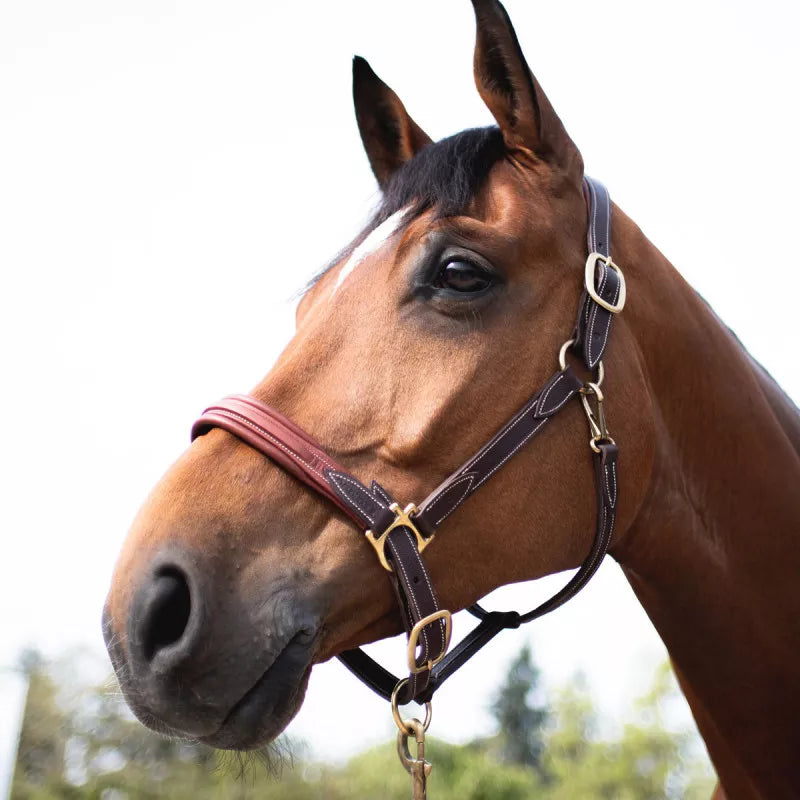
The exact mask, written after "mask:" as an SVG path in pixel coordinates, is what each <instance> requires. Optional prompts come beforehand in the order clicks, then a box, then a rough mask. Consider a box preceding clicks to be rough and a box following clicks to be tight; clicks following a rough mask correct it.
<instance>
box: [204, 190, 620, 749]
mask: <svg viewBox="0 0 800 800" xmlns="http://www.w3.org/2000/svg"><path fill="white" fill-rule="evenodd" d="M584 194H585V197H586V202H587V206H588V210H589V226H588V235H587V240H588V250H589V256H588V258H587V260H586V269H585V274H584V287H583V291H582V294H581V299H580V302H579V309H578V316H577V319H576V322H575V327H574V330H573V333H572V336H571V338H570V339H569V340H567V341H566V342H565V343H564V345H563V346H562V348H561V352H560V353H559V370H558V371H557V372H556V373H555V374H554V375H553V376H552V377H551V378H550V380H548V381H547V383H545V385H544V386H543V387H542V388H541V389H540V390H539V391H538V392H537V393H536V394H535V395H534V396H533V397H532V398H531V399H530V400H529V401H528V402H527V403H526V404H525V405H524V406H523V407H522V408H521V409H520V410H519V411H518V412H517V413H516V414H515V415H514V416H513V417H512V418H511V419H510V420H509V421H508V422H507V423H506V424H505V425H503V427H502V428H500V430H499V431H497V433H496V434H495V435H494V436H493V437H492V438H491V439H490V440H489V441H488V442H487V443H486V444H485V445H484V446H483V447H482V448H481V449H480V450H478V452H477V453H475V454H474V455H473V456H472V457H471V458H470V459H469V460H468V461H466V463H464V464H463V465H462V466H461V467H460V468H459V469H458V470H456V472H454V473H453V474H452V475H450V477H448V478H447V479H446V480H445V481H444V482H443V483H441V484H440V485H439V486H438V487H437V488H436V489H434V491H433V492H431V494H430V495H428V497H427V498H425V500H423V501H422V502H421V503H419V505H414V504H413V503H411V504H409V505H406V506H405V507H401V506H400V504H399V503H397V502H396V501H395V500H394V498H393V497H392V496H391V495H390V494H389V492H388V491H387V490H386V489H384V488H383V487H382V486H380V484H378V483H377V482H376V481H372V483H371V484H370V486H369V488H368V487H367V486H365V485H364V484H363V483H361V481H359V480H358V478H356V477H354V476H353V475H351V474H350V473H349V472H348V471H347V470H345V469H344V468H343V467H342V466H341V465H339V464H338V463H337V462H336V461H335V460H334V459H333V458H332V457H331V456H329V455H328V454H327V453H326V452H325V451H324V450H323V449H322V448H321V447H320V445H318V444H317V443H316V442H315V441H314V440H313V439H312V438H311V437H310V436H309V435H308V434H307V433H305V432H304V431H303V430H301V429H300V428H299V427H298V426H297V425H295V424H294V423H293V422H292V421H291V420H289V419H287V418H286V417H285V416H283V415H282V414H280V413H279V412H277V411H276V410H275V409H273V408H271V407H270V406H268V405H266V404H265V403H262V402H261V401H259V400H256V399H255V398H253V397H249V396H247V395H233V396H231V397H226V398H225V399H223V400H221V401H220V402H219V403H217V404H216V405H213V406H210V407H209V408H207V409H206V410H205V411H204V412H203V415H202V416H201V417H200V419H198V420H197V422H195V424H194V426H193V427H192V440H194V439H196V438H197V437H198V436H202V435H203V434H204V433H206V432H208V431H209V430H210V429H211V428H222V429H224V430H226V431H228V432H230V433H232V434H234V435H235V436H237V437H239V438H240V439H241V440H242V441H244V442H246V443H247V444H249V445H250V446H252V447H253V448H255V449H256V450H258V451H259V452H261V453H263V454H264V455H266V456H268V457H269V458H270V459H272V460H273V461H275V462H276V463H277V464H278V465H279V466H281V467H282V468H283V469H285V470H286V471H287V472H289V473H291V474H292V475H294V476H295V477H296V478H297V479H298V480H299V481H301V482H302V483H304V484H305V485H306V486H308V487H309V488H311V489H313V490H314V491H316V492H317V493H319V494H320V495H322V496H323V497H324V498H325V499H326V500H328V501H329V502H331V503H332V504H333V505H334V506H336V507H337V508H338V509H339V510H341V511H342V512H344V513H345V514H346V515H347V516H348V517H349V518H350V519H351V520H353V522H355V523H356V525H358V526H359V527H360V528H361V529H362V530H364V532H365V537H366V539H367V541H368V542H369V544H370V545H371V546H372V547H373V548H374V549H375V552H376V554H377V557H378V561H379V562H380V564H381V566H382V567H383V568H384V569H385V570H387V572H388V574H389V577H390V579H391V582H392V585H393V587H394V589H395V592H396V595H397V599H398V604H399V607H400V613H401V616H402V619H403V624H404V627H405V630H406V633H407V636H408V648H407V654H408V677H406V678H403V679H399V678H398V677H396V676H395V675H393V674H392V673H391V672H389V671H388V670H386V669H384V668H383V667H382V666H381V665H380V664H378V663H377V662H376V661H374V660H373V659H372V658H371V657H370V656H368V655H367V654H366V653H365V652H364V651H363V650H361V649H355V650H348V651H346V652H344V653H341V654H340V655H339V659H340V660H341V661H342V662H343V663H344V664H345V666H347V667H348V668H349V669H350V670H351V672H353V673H354V674H355V675H356V676H357V677H358V678H360V679H361V680H362V681H363V682H364V683H366V684H367V686H369V687H370V688H371V689H373V690H374V691H375V692H377V693H378V694H379V695H380V696H381V697H384V698H385V699H387V700H389V699H391V701H392V710H393V713H394V714H395V718H396V720H399V715H398V713H397V706H398V704H405V703H408V702H410V701H411V700H416V701H417V702H421V703H428V702H429V701H430V699H431V697H432V696H433V693H434V692H435V691H436V689H437V688H438V687H439V686H441V684H442V683H443V682H444V681H445V680H446V679H447V678H448V677H450V675H452V674H453V673H454V672H455V671H456V670H457V669H458V668H459V667H461V666H462V665H463V664H464V663H465V662H466V661H467V660H469V659H470V658H471V657H472V656H473V655H475V653H476V652H477V651H478V650H480V649H481V648H482V647H483V646H484V645H486V644H487V643H488V642H489V641H491V640H492V639H493V638H494V637H495V636H496V635H497V634H498V633H499V632H500V631H501V630H503V629H505V628H518V627H519V626H520V625H521V624H522V623H525V622H531V621H532V620H534V619H536V618H537V617H541V616H543V615H544V614H547V613H549V612H550V611H553V610H554V609H556V608H558V607H559V606H561V605H563V604H564V603H566V602H567V600H569V599H570V598H571V597H573V596H574V595H575V594H577V593H578V592H579V591H580V590H581V589H582V588H583V587H584V586H585V585H586V584H587V582H588V581H589V579H590V578H591V577H592V576H593V575H594V573H595V572H596V571H597V568H598V567H599V566H600V563H601V561H602V560H603V557H604V556H605V554H606V552H607V551H608V547H609V544H610V542H611V536H612V533H613V530H614V520H615V515H616V507H617V447H616V444H615V443H614V440H613V439H612V438H611V437H610V436H609V434H608V430H607V428H606V421H605V415H604V413H603V392H602V390H601V388H600V384H601V383H602V380H603V362H602V360H601V359H602V356H603V352H604V351H605V347H606V343H607V341H608V335H609V332H610V329H611V321H612V320H613V318H614V315H616V314H618V313H619V312H620V311H622V308H623V306H624V305H625V279H624V277H623V275H622V271H621V270H620V268H619V267H618V266H617V265H616V264H614V262H613V261H612V260H611V256H610V241H609V240H610V236H611V201H610V199H609V195H608V191H607V190H606V188H605V187H604V186H603V185H602V184H601V183H599V182H597V181H595V180H593V179H591V178H588V177H587V178H584ZM568 351H572V352H574V353H576V354H580V358H581V360H582V361H583V363H584V365H585V366H586V368H587V369H589V370H590V371H592V373H594V374H595V378H594V380H593V381H590V382H584V381H582V380H581V379H579V378H578V377H577V376H576V375H575V373H574V372H573V370H572V367H571V366H569V365H568V364H567V361H566V355H567V352H568ZM573 398H580V401H581V403H582V405H583V408H584V411H585V412H586V417H587V419H588V421H589V427H590V432H591V438H590V441H589V444H590V447H591V450H592V458H593V461H594V471H595V488H596V494H597V522H596V526H595V536H594V543H593V545H592V549H591V551H590V552H589V555H588V556H587V557H586V559H585V560H584V561H583V563H582V564H581V566H580V568H579V569H578V571H577V572H576V573H575V574H574V575H573V576H572V578H571V579H570V580H569V582H568V583H567V584H566V585H565V586H564V587H563V588H562V589H561V590H560V591H559V592H557V593H556V594H555V595H553V596H552V597H551V598H550V599H549V600H546V601H545V602H544V603H542V604H541V605H539V606H537V607H536V608H534V609H533V610H531V611H528V612H527V613H526V614H519V613H518V612H516V611H487V610H486V609H484V608H482V607H481V606H480V605H478V604H477V603H476V604H475V605H473V606H471V607H470V608H469V609H468V611H469V612H470V613H471V614H472V615H473V616H475V617H477V618H478V619H479V620H480V622H479V623H478V625H477V626H476V627H475V628H474V629H473V630H472V631H471V632H470V633H469V634H468V635H467V636H466V637H465V638H464V639H463V640H462V641H461V642H459V644H458V645H456V647H455V648H453V650H451V651H450V652H449V653H448V648H449V645H450V633H451V613H450V612H449V611H447V610H446V609H442V608H441V606H440V604H439V600H438V598H437V596H436V592H435V591H434V588H433V583H432V582H431V579H430V576H429V574H428V571H427V569H426V567H425V564H424V562H423V561H422V558H421V557H420V556H421V553H422V552H423V551H424V550H425V549H426V548H427V547H428V546H429V545H430V544H431V542H433V540H434V538H435V535H436V533H435V532H436V530H437V529H438V528H439V526H440V525H441V524H442V523H443V522H444V521H445V520H446V519H447V518H448V517H449V516H450V515H451V514H452V513H453V512H454V511H455V510H456V509H457V508H458V507H459V506H461V504H462V503H464V502H465V501H466V500H467V498H468V497H469V496H470V495H472V494H473V493H474V492H475V491H477V490H478V489H479V488H480V487H481V486H482V485H483V484H484V483H485V482H486V481H487V480H489V478H491V477H492V476H493V475H494V474H495V473H496V472H497V471H498V470H500V468H501V467H503V465H504V464H505V463H506V462H507V461H509V459H511V458H512V456H514V455H515V454H516V453H517V452H519V450H521V449H522V447H524V446H525V445H526V444H527V443H528V442H529V441H530V440H531V439H532V438H533V437H534V436H536V434H537V433H539V431H541V430H542V428H544V427H545V425H547V423H548V422H549V421H550V420H551V419H552V418H553V417H554V416H555V415H556V414H557V413H558V412H559V411H560V410H561V409H562V408H565V407H566V406H567V404H568V402H569V401H570V400H572V399H573ZM591 398H593V400H592V399H591ZM592 403H594V408H593V406H592ZM401 723H402V724H401ZM409 725H410V723H409V721H407V720H405V721H404V720H399V721H398V727H399V728H400V729H401V732H402V731H403V729H404V728H405V729H409ZM424 727H425V728H427V720H426V724H425V725H424ZM418 741H419V737H418Z"/></svg>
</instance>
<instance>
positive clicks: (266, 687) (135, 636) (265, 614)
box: [103, 552, 319, 750]
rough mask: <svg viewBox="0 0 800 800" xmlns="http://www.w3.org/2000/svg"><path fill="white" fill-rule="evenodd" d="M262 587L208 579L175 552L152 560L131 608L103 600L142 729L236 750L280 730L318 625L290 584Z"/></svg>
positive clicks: (301, 687) (111, 645)
mask: <svg viewBox="0 0 800 800" xmlns="http://www.w3.org/2000/svg"><path fill="white" fill-rule="evenodd" d="M267 585H268V586H270V587H271V588H268V589H267V590H266V591H264V589H263V587H262V588H261V589H260V591H254V590H251V589H250V587H248V585H247V582H239V583H238V584H237V583H236V582H235V581H228V582H225V583H224V584H220V583H219V582H218V581H217V580H215V581H211V580H210V579H209V577H208V576H207V575H205V574H204V571H203V568H202V561H201V560H200V559H198V558H196V557H193V556H191V555H189V554H187V553H175V552H172V553H169V554H162V555H161V556H160V557H157V558H156V559H154V560H153V562H152V564H151V565H150V566H149V568H148V569H147V570H146V571H145V573H144V575H143V576H142V577H141V578H140V579H139V580H138V582H137V585H136V586H135V587H134V588H133V591H132V592H131V595H130V597H131V600H130V602H129V603H128V605H127V609H125V606H124V604H121V603H118V602H116V601H115V599H114V598H113V597H112V596H111V595H110V596H109V599H108V601H107V603H106V606H105V608H104V611H103V635H104V638H105V641H106V647H107V648H108V652H109V655H110V657H111V662H112V664H113V666H114V670H115V672H116V674H117V678H118V680H119V683H120V687H121V689H122V691H123V694H124V695H125V699H126V700H127V701H128V704H129V705H130V707H131V709H132V710H133V712H134V713H135V714H136V716H137V717H138V718H139V719H140V720H141V722H143V723H144V724H145V725H147V726H148V727H150V728H152V729H153V730H156V731H158V732H160V733H166V734H168V735H173V736H180V737H184V738H192V739H199V740H200V741H203V742H205V743H206V744H209V745H211V746H213V747H218V748H223V749H235V750H248V749H253V748H256V747H259V746H261V745H263V744H265V743H267V742H268V741H270V740H272V739H274V738H275V737H276V736H277V735H278V734H279V733H280V732H281V731H282V730H283V729H284V727H285V726H286V725H287V724H288V722H289V720H291V718H292V717H293V716H294V714H295V713H296V711H297V710H298V708H299V707H300V704H301V702H302V699H303V696H304V694H305V687H306V685H307V682H308V677H309V674H310V672H311V664H312V658H313V654H314V646H315V644H316V641H317V633H318V629H319V624H318V619H317V617H316V616H315V615H314V614H312V613H311V612H310V611H309V609H308V604H307V601H305V600H304V599H303V598H301V597H300V596H299V595H298V591H297V584H296V581H294V585H292V582H291V581H288V580H286V581H284V580H281V579H280V578H276V579H273V580H272V581H269V582H268V583H267ZM220 586H222V588H219V587H220ZM212 587H217V588H212ZM120 608H121V609H122V611H120Z"/></svg>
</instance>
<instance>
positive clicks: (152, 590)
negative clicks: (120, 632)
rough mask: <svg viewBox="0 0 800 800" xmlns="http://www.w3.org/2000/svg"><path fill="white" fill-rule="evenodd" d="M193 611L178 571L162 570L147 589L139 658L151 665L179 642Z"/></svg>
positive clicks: (143, 607)
mask: <svg viewBox="0 0 800 800" xmlns="http://www.w3.org/2000/svg"><path fill="white" fill-rule="evenodd" d="M191 610H192V603H191V595H190V593H189V584H188V583H187V582H186V578H185V577H184V575H183V573H182V572H181V571H180V570H177V569H175V568H167V569H163V570H162V571H161V572H159V573H158V575H156V577H155V578H154V579H153V582H152V584H151V585H150V586H149V587H148V589H147V592H146V597H145V602H144V603H143V604H142V611H143V616H142V619H141V621H140V626H141V627H140V633H141V640H140V641H141V646H142V654H143V655H144V657H145V658H146V659H147V660H148V661H152V660H153V658H155V656H157V655H158V654H159V653H160V652H161V651H162V650H164V649H165V648H167V647H169V646H170V645H174V644H176V643H177V642H179V641H180V640H181V638H182V637H183V634H184V632H185V631H186V626H187V624H188V623H189V615H190V613H191Z"/></svg>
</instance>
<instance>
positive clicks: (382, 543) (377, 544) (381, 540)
mask: <svg viewBox="0 0 800 800" xmlns="http://www.w3.org/2000/svg"><path fill="white" fill-rule="evenodd" d="M389 510H390V511H394V515H395V517H394V520H393V521H392V524H391V525H389V527H388V528H387V529H386V530H385V531H384V532H383V533H382V534H381V535H380V536H379V537H378V538H377V539H376V538H375V534H374V533H373V532H372V530H368V531H365V533H364V536H366V537H367V541H368V542H369V543H370V544H371V545H372V546H373V547H374V548H375V552H376V553H377V554H378V561H380V562H381V566H382V567H383V568H384V569H385V570H387V571H388V572H391V571H392V568H391V566H390V565H389V562H388V561H387V560H386V537H387V536H388V535H389V534H390V533H391V532H392V531H393V530H394V529H395V528H408V529H409V530H410V531H412V532H413V534H414V536H416V537H417V550H419V552H420V553H421V552H422V551H423V550H424V549H425V548H426V547H427V546H428V545H429V544H430V543H431V542H432V541H433V539H434V534H431V535H430V536H429V537H428V538H427V539H426V538H425V537H424V536H423V535H422V534H421V533H420V532H419V531H418V530H417V526H416V525H415V524H414V523H413V521H412V520H411V515H412V514H416V513H417V511H418V509H417V507H416V506H415V505H414V504H413V503H409V504H408V505H407V506H406V507H405V508H404V509H402V510H401V509H400V506H399V505H398V504H397V503H392V504H391V505H390V506H389Z"/></svg>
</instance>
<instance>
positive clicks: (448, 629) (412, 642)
mask: <svg viewBox="0 0 800 800" xmlns="http://www.w3.org/2000/svg"><path fill="white" fill-rule="evenodd" d="M438 619H443V620H444V648H442V652H441V653H440V654H439V655H438V656H437V657H436V658H433V659H429V660H428V661H426V662H425V663H424V664H423V665H422V666H421V667H418V666H417V643H418V641H419V635H420V633H422V629H423V628H424V627H425V626H426V625H430V624H431V622H436V620H438ZM452 632H453V615H452V614H451V613H450V612H449V611H447V610H446V609H445V610H443V611H435V612H434V613H433V614H428V616H427V617H423V618H422V619H421V620H420V621H419V622H418V623H417V624H416V625H415V626H414V627H413V628H412V629H411V631H410V632H409V634H408V669H409V672H410V673H411V674H412V675H417V674H418V673H420V672H424V671H425V670H426V669H427V670H432V669H433V668H434V667H435V666H436V665H437V664H438V663H439V662H440V661H441V660H442V659H443V658H444V656H445V653H447V649H448V648H449V647H450V635H451V634H452Z"/></svg>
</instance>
